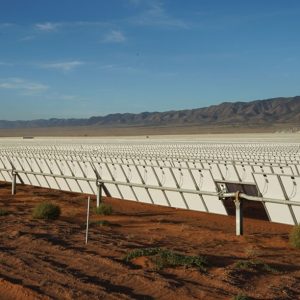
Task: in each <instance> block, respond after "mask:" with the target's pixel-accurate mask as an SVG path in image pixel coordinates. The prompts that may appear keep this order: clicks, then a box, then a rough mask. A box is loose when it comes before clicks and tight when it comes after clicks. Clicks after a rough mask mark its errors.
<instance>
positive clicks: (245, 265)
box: [234, 259, 278, 273]
mask: <svg viewBox="0 0 300 300" xmlns="http://www.w3.org/2000/svg"><path fill="white" fill-rule="evenodd" d="M234 267H235V269H238V270H245V271H251V270H252V271H253V270H256V271H264V272H269V273H278V270H276V269H275V268H274V267H272V266H270V265H268V264H266V263H264V262H263V261H260V260H257V259H251V260H239V261H237V262H236V263H235V265H234Z"/></svg>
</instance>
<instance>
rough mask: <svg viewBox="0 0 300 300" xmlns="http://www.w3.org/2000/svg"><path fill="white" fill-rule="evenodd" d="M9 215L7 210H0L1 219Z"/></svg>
mask: <svg viewBox="0 0 300 300" xmlns="http://www.w3.org/2000/svg"><path fill="white" fill-rule="evenodd" d="M7 215H9V212H8V211H7V210H6V209H3V208H0V217H2V216H7Z"/></svg>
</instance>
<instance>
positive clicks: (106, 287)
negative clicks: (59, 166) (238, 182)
mask: <svg viewBox="0 0 300 300" xmlns="http://www.w3.org/2000/svg"><path fill="white" fill-rule="evenodd" d="M44 200H48V201H52V202H54V203H56V204H59V205H60V207H61V209H62V215H61V217H60V218H59V219H58V220H56V221H43V220H34V219H32V217H31V213H32V209H33V207H34V206H35V205H36V204H37V203H39V202H41V201H44ZM104 201H105V202H106V203H109V204H111V205H112V207H113V211H114V212H113V215H111V216H97V215H94V214H92V215H91V220H92V221H95V220H108V221H109V222H110V224H111V225H109V226H102V227H100V226H95V225H94V226H92V225H91V227H90V234H89V243H88V245H85V243H84V239H85V219H86V202H87V201H86V197H85V196H84V195H78V194H73V193H63V192H59V191H53V190H47V189H41V188H33V187H28V186H18V188H17V195H16V196H11V195H10V185H9V184H5V183H1V184H0V208H5V209H6V210H8V211H9V212H10V214H9V215H8V216H1V217H0V299H1V300H2V299H5V300H10V299H13V300H18V299H26V300H31V299H233V297H234V296H235V295H237V294H240V293H242V294H245V295H248V296H249V297H250V299H292V300H295V299H300V252H299V250H296V249H293V248H291V247H290V246H289V244H288V235H289V232H290V230H291V226H287V225H281V224H274V223H270V222H266V221H259V220H253V219H246V220H245V235H244V236H242V237H236V236H235V219H234V217H224V216H219V215H213V214H205V213H198V212H192V211H185V210H179V209H170V208H165V207H159V206H151V205H146V204H140V203H136V202H130V201H122V200H117V199H105V200H104ZM93 206H95V201H93ZM145 247H162V248H167V249H171V250H174V251H176V252H180V253H183V254H186V255H201V256H206V258H207V261H208V267H207V271H206V272H201V271H200V270H198V269H197V268H194V267H193V268H184V267H175V268H171V267H169V268H164V269H162V270H156V269H154V268H153V265H152V264H151V263H149V259H148V258H146V257H142V258H138V259H135V260H133V261H132V262H131V263H126V262H125V261H124V260H123V258H124V256H125V255H126V254H127V253H128V252H129V251H132V250H134V249H140V248H145ZM240 260H245V261H249V260H252V261H253V260H259V261H262V262H264V263H266V264H267V266H268V267H269V268H271V271H270V269H268V268H262V267H253V268H247V269H241V268H239V267H237V266H236V263H237V262H238V261H240ZM274 270H275V271H274Z"/></svg>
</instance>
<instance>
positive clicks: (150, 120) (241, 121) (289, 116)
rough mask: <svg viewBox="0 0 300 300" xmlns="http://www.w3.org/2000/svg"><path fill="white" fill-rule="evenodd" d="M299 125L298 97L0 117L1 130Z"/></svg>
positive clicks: (299, 100)
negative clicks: (78, 115) (87, 114)
mask: <svg viewBox="0 0 300 300" xmlns="http://www.w3.org/2000/svg"><path fill="white" fill-rule="evenodd" d="M272 124H292V125H295V126H296V127H298V126H300V96H295V97H288V98H287V97H285V98H284V97H279V98H272V99H266V100H256V101H251V102H224V103H221V104H219V105H212V106H209V107H203V108H196V109H186V110H176V111H166V112H142V113H137V114H132V113H116V114H109V115H106V116H94V117H91V118H87V119H57V118H52V119H39V120H32V121H5V120H0V128H1V129H12V128H14V129H16V128H49V127H78V126H79V127H80V126H85V127H99V128H111V127H116V128H117V127H118V128H120V127H121V128H122V127H135V126H136V127H147V126H152V127H153V126H181V127H182V126H193V125H196V126H223V125H226V126H227V125H234V126H239V125H240V126H270V125H272Z"/></svg>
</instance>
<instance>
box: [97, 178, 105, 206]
mask: <svg viewBox="0 0 300 300" xmlns="http://www.w3.org/2000/svg"><path fill="white" fill-rule="evenodd" d="M96 184H97V207H99V205H100V203H101V202H102V185H103V184H102V183H99V182H98V181H97V183H96Z"/></svg>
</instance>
